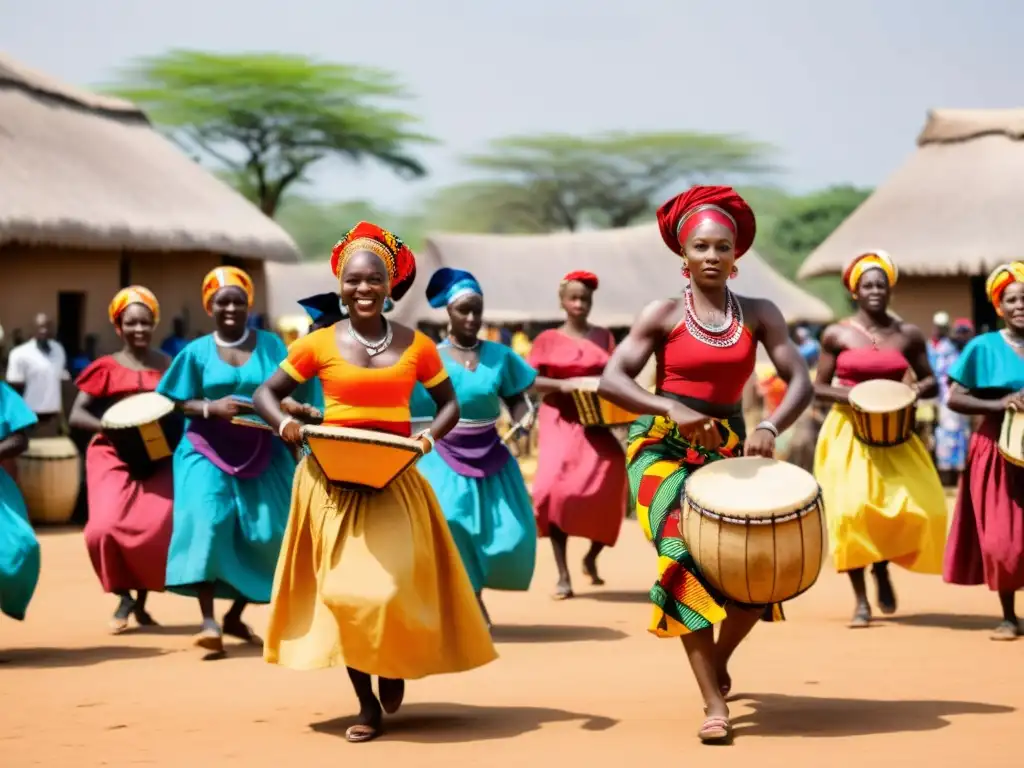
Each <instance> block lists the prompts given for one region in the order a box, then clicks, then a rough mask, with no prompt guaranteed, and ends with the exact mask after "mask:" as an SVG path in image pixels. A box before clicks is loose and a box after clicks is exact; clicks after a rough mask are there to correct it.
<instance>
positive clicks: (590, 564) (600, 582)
mask: <svg viewBox="0 0 1024 768" xmlns="http://www.w3.org/2000/svg"><path fill="white" fill-rule="evenodd" d="M583 573H584V574H585V575H587V576H589V577H590V583H591V584H593V585H594V586H595V587H603V586H604V579H602V578H601V577H600V576H598V574H597V558H596V557H591V556H590V555H587V556H586V557H585V558H583Z"/></svg>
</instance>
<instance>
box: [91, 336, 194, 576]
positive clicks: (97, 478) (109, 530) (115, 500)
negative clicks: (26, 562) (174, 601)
mask: <svg viewBox="0 0 1024 768" xmlns="http://www.w3.org/2000/svg"><path fill="white" fill-rule="evenodd" d="M161 376H162V371H155V370H150V369H147V370H142V371H139V370H133V369H131V368H126V367H125V366H123V365H121V364H120V363H118V362H117V360H115V359H114V357H113V356H111V355H107V356H106V357H101V358H99V359H98V360H96V361H95V362H94V363H92V364H91V365H90V366H89V367H88V368H86V369H85V370H84V371H82V373H81V374H80V375H79V376H78V379H76V380H75V386H77V387H78V389H79V390H80V391H82V392H85V393H86V394H87V395H89V396H90V397H92V398H93V400H94V401H95V404H96V409H95V410H96V415H97V416H98V415H101V414H102V411H104V410H106V409H107V408H109V407H110V406H111V405H113V404H114V403H115V402H117V401H118V400H121V399H122V398H124V397H127V396H128V395H135V394H138V393H140V392H152V391H153V390H155V389H156V385H157V384H158V383H159V381H160V377H161ZM90 410H92V409H90ZM85 482H86V491H87V493H88V498H89V522H87V523H86V524H85V545H86V548H87V549H88V550H89V557H90V558H91V560H92V565H93V568H94V569H95V570H96V575H97V576H98V577H99V579H100V584H102V585H103V589H104V591H106V592H124V591H127V590H132V589H147V590H162V589H163V588H164V577H165V574H166V570H167V550H168V548H169V547H170V543H171V527H172V522H173V516H172V502H173V497H174V483H173V475H172V474H171V461H170V459H167V460H166V461H164V462H163V463H162V465H161V466H160V467H159V468H158V469H157V470H156V471H155V472H154V473H153V474H152V475H150V476H149V477H147V478H145V479H144V480H136V479H135V478H133V477H132V476H131V475H130V474H129V473H128V468H127V467H126V466H125V464H124V462H123V461H121V458H120V457H119V456H118V455H117V452H116V451H115V450H114V446H113V445H111V443H110V441H109V440H107V439H106V438H105V437H104V436H103V434H102V433H101V434H97V435H96V436H95V437H93V439H92V440H91V441H90V442H89V448H88V449H87V450H86V454H85Z"/></svg>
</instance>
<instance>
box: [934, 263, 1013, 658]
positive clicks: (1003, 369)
mask: <svg viewBox="0 0 1024 768" xmlns="http://www.w3.org/2000/svg"><path fill="white" fill-rule="evenodd" d="M985 290H986V293H987V294H988V297H989V300H990V301H991V302H992V304H993V306H994V307H995V308H996V312H997V313H998V314H999V316H1000V317H1002V318H1003V320H1004V322H1005V323H1006V327H1005V328H1004V329H1002V330H999V331H991V332H989V333H984V334H982V335H980V336H977V337H975V338H974V339H973V340H971V341H970V342H968V344H967V346H966V347H965V348H964V351H963V352H962V353H961V355H960V357H959V359H957V361H956V362H955V363H954V364H953V366H952V367H951V368H950V370H949V380H950V382H951V388H950V393H949V401H948V403H947V405H948V407H949V408H950V409H952V410H953V411H956V412H957V413H962V414H966V415H968V416H983V417H984V421H983V422H982V425H981V428H980V429H979V430H978V431H977V432H975V433H974V435H973V436H972V437H971V442H970V445H969V446H968V449H967V462H966V465H965V468H964V479H963V480H962V481H961V483H960V489H959V492H958V494H957V499H956V507H955V509H954V511H953V526H952V528H951V529H950V533H949V542H948V545H947V548H946V562H945V568H944V571H943V575H944V576H945V580H946V581H947V582H949V583H951V584H965V585H974V584H982V583H984V584H986V585H988V588H989V589H991V590H992V591H994V592H997V593H998V594H999V602H1000V604H1001V606H1002V610H1003V620H1002V622H1001V623H1000V624H999V625H998V626H997V627H996V629H995V631H994V632H993V634H992V639H993V640H1016V639H1017V638H1018V637H1019V636H1020V635H1021V626H1020V622H1019V621H1018V618H1017V611H1016V607H1015V605H1014V593H1015V592H1016V591H1017V590H1019V589H1024V526H1022V524H1021V521H1024V469H1022V468H1021V467H1018V466H1015V465H1014V464H1011V463H1010V462H1008V461H1007V460H1006V459H1005V458H1003V456H1002V454H1000V453H999V451H998V450H997V448H996V445H997V443H998V440H999V429H1000V426H1001V424H1002V420H1003V416H1004V413H1005V412H1006V410H1007V409H1013V410H1015V411H1024V357H1021V355H1022V351H1024V262H1021V261H1015V262H1013V263H1012V264H1005V265H1003V266H1000V267H997V268H996V269H995V270H994V271H993V272H992V274H991V275H989V278H988V280H987V281H986V283H985ZM1017 418H1024V417H1020V416H1018V417H1017Z"/></svg>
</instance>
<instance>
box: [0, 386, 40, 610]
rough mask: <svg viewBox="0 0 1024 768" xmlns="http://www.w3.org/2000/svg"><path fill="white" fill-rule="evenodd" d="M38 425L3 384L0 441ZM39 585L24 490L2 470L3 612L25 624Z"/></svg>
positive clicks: (0, 566) (0, 594)
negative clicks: (23, 494) (27, 612)
mask: <svg viewBox="0 0 1024 768" xmlns="http://www.w3.org/2000/svg"><path fill="white" fill-rule="evenodd" d="M35 423H36V415H35V414H34V413H32V411H31V410H29V407H28V406H27V405H25V401H24V400H22V399H21V397H19V396H18V393H17V392H15V391H14V390H13V389H11V388H10V387H9V386H8V385H7V384H5V383H4V382H2V381H0V440H6V439H7V438H8V437H10V436H11V435H13V434H14V433H15V432H20V431H21V430H23V429H26V428H27V427H31V426H32V425H33V424H35ZM38 582H39V541H38V540H37V539H36V534H35V531H33V530H32V525H31V524H30V523H29V521H28V510H26V509H25V500H24V499H23V498H22V496H21V491H19V490H18V486H17V485H15V484H14V481H13V480H12V479H11V476H10V475H8V474H7V472H5V471H4V469H3V467H0V612H3V613H5V614H6V615H8V616H10V617H11V618H12V619H17V620H18V621H22V620H23V619H24V618H25V610H26V609H27V608H28V604H29V603H30V602H31V601H32V595H33V593H34V592H35V591H36V584H37V583H38Z"/></svg>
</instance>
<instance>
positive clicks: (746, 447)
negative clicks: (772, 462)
mask: <svg viewBox="0 0 1024 768" xmlns="http://www.w3.org/2000/svg"><path fill="white" fill-rule="evenodd" d="M743 455H744V456H764V457H765V458H769V459H774V458H775V435H773V434H772V432H771V430H768V429H755V430H754V431H753V432H751V433H750V436H749V437H748V438H747V441H746V443H744V444H743Z"/></svg>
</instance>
